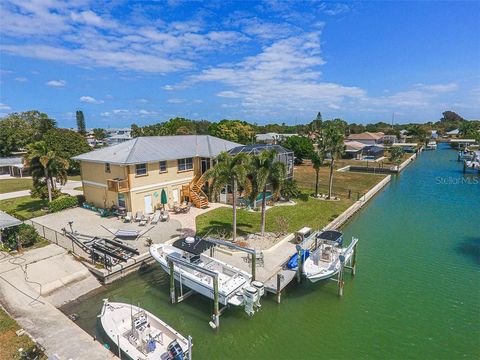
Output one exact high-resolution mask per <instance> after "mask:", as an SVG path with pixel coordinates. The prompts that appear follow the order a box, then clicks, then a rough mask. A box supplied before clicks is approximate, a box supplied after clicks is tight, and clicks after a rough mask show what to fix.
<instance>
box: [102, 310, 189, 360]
mask: <svg viewBox="0 0 480 360" xmlns="http://www.w3.org/2000/svg"><path fill="white" fill-rule="evenodd" d="M109 306H111V307H114V308H116V309H115V310H114V311H122V312H123V315H125V316H123V317H122V316H120V317H118V316H115V315H114V314H113V313H112V312H111V310H109V308H108V307H109ZM139 311H145V314H146V315H147V316H148V318H149V319H150V321H151V323H152V324H153V325H154V326H155V328H156V329H158V330H161V331H162V333H163V334H164V341H165V344H162V345H158V349H156V350H155V351H154V352H152V353H149V354H144V353H142V352H141V351H140V350H138V349H137V348H136V347H135V346H133V345H132V344H131V343H130V342H129V341H128V339H127V338H125V337H124V336H123V335H122V334H123V333H124V331H125V329H119V328H118V326H117V327H115V325H117V324H119V323H120V324H122V323H123V321H124V319H125V318H128V314H129V313H130V312H134V313H135V312H139ZM100 324H101V326H102V329H103V332H104V333H105V335H106V336H107V337H108V338H109V340H110V341H111V342H112V344H115V346H116V347H117V348H120V350H121V351H122V354H123V355H124V356H127V357H128V358H129V359H131V360H150V359H152V360H153V359H160V356H161V355H162V354H163V353H164V352H165V351H166V346H167V345H168V343H169V342H170V341H173V340H177V342H178V344H179V345H180V347H181V348H182V350H183V352H184V354H187V353H188V340H187V339H186V338H185V337H183V336H182V335H181V334H179V333H178V332H177V331H176V330H174V329H173V328H171V327H170V326H169V325H167V324H166V323H165V322H163V321H162V320H160V319H159V318H157V317H156V316H155V315H153V314H152V313H150V312H148V311H146V310H144V309H141V308H139V307H137V306H134V305H129V304H124V303H115V302H112V303H110V302H108V301H105V302H104V305H103V308H102V313H101V315H100Z"/></svg>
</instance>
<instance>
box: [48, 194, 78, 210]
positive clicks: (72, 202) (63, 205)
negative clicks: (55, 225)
mask: <svg viewBox="0 0 480 360" xmlns="http://www.w3.org/2000/svg"><path fill="white" fill-rule="evenodd" d="M79 200H80V199H78V198H77V197H76V196H70V195H65V196H60V197H59V198H57V199H55V200H52V201H51V202H49V203H48V210H50V212H57V211H62V210H65V209H69V208H72V207H75V206H78V205H79Z"/></svg>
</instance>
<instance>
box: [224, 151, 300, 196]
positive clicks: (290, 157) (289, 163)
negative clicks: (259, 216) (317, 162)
mask: <svg viewBox="0 0 480 360" xmlns="http://www.w3.org/2000/svg"><path fill="white" fill-rule="evenodd" d="M266 150H275V151H276V153H277V161H280V162H282V163H284V164H285V168H286V170H287V175H286V177H285V179H293V165H294V164H293V162H294V159H295V156H294V153H293V151H290V150H287V149H285V148H284V147H283V146H280V145H269V144H253V145H241V146H237V147H235V148H233V149H231V150H229V151H228V153H229V154H230V155H236V154H239V153H245V154H248V155H258V154H260V153H261V152H263V151H266ZM270 190H271V189H270V187H269V185H267V193H268V195H267V199H270V198H271V197H272V192H271V191H270ZM232 199H233V197H232V196H231V189H230V188H228V187H226V188H225V189H224V190H222V191H221V193H220V202H222V203H228V204H231V203H232ZM259 199H260V195H259V198H258V199H257V200H258V201H259ZM240 201H242V198H240ZM256 202H257V201H256Z"/></svg>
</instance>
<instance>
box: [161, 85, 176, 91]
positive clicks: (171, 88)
mask: <svg viewBox="0 0 480 360" xmlns="http://www.w3.org/2000/svg"><path fill="white" fill-rule="evenodd" d="M162 89H163V90H166V91H172V90H174V87H173V86H172V85H165V86H164V87H162Z"/></svg>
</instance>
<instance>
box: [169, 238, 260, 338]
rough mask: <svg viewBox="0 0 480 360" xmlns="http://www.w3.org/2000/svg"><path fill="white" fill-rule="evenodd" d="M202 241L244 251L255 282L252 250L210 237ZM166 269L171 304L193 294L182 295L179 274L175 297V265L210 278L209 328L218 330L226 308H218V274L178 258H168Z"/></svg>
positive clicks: (253, 252) (255, 254)
mask: <svg viewBox="0 0 480 360" xmlns="http://www.w3.org/2000/svg"><path fill="white" fill-rule="evenodd" d="M202 240H203V241H206V242H209V243H211V244H214V245H217V246H226V247H229V248H231V249H235V250H239V251H244V252H246V253H247V254H249V256H251V260H252V261H251V263H252V280H255V268H256V256H257V252H256V250H254V249H250V248H245V247H242V246H239V245H235V244H232V243H230V242H227V241H223V240H218V239H214V238H211V237H205V238H202ZM214 255H215V246H212V247H211V248H210V257H214ZM167 259H168V267H169V270H170V301H171V303H172V304H174V303H175V302H180V301H183V300H185V299H186V298H187V297H189V296H190V295H192V294H193V293H194V290H192V289H190V290H188V291H187V292H186V293H185V294H184V293H183V284H182V275H181V272H179V283H180V296H178V297H176V295H175V265H177V266H184V267H187V268H190V269H192V270H195V271H198V272H200V273H202V274H204V275H206V276H209V277H211V278H212V281H213V315H212V321H211V322H210V326H211V327H212V328H213V329H218V328H219V326H220V315H221V314H222V313H223V311H225V309H226V308H227V307H228V306H224V307H223V308H221V309H220V306H219V294H218V292H219V289H218V273H216V272H214V271H211V270H208V269H205V268H203V267H200V266H197V265H195V264H192V263H189V262H187V261H185V260H182V259H180V258H176V257H172V256H170V255H169V256H168V257H167Z"/></svg>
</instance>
